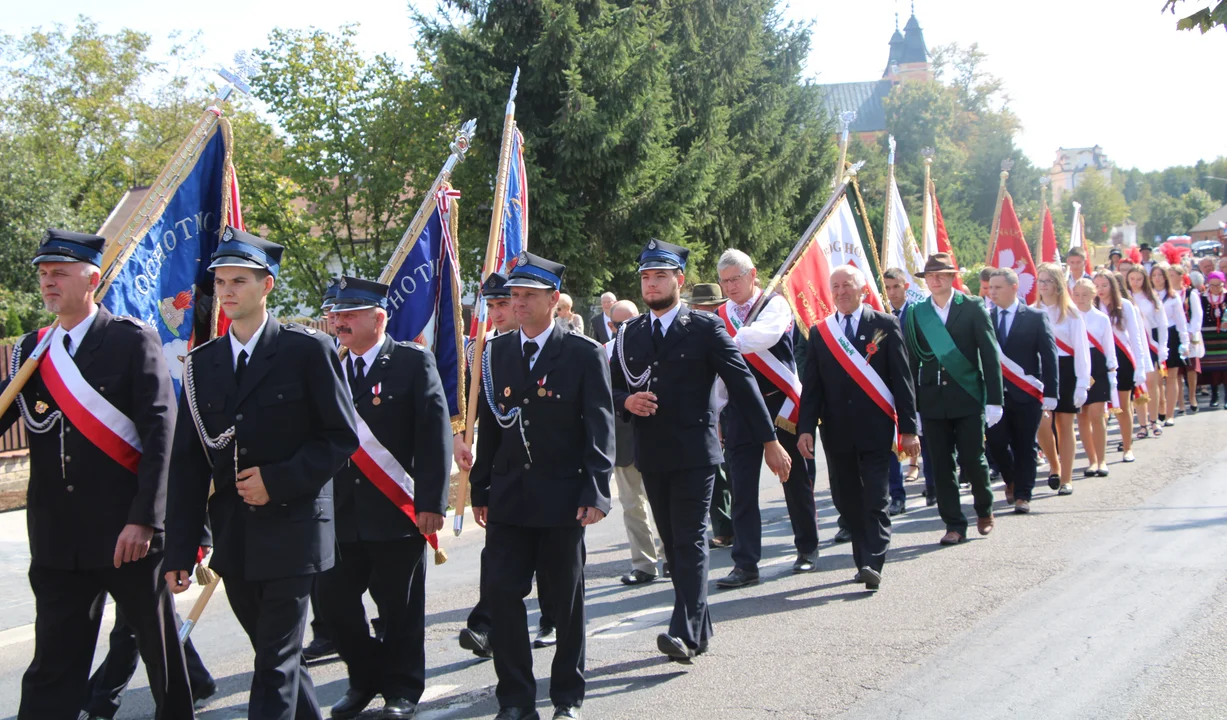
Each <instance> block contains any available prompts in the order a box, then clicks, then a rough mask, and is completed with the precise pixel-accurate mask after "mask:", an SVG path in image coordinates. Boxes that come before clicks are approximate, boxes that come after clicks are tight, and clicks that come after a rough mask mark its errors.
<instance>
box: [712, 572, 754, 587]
mask: <svg viewBox="0 0 1227 720" xmlns="http://www.w3.org/2000/svg"><path fill="white" fill-rule="evenodd" d="M757 584H758V573H756V572H750V571H749V570H742V569H741V568H736V567H735V568H733V570H732V572H730V573H729V574H728V575H725V576H724V577H722V578H720V579H719V580H717V581H716V587H718V588H724V589H726V590H728V589H732V588H742V587H745V586H747V585H757Z"/></svg>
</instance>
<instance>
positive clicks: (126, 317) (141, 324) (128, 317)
mask: <svg viewBox="0 0 1227 720" xmlns="http://www.w3.org/2000/svg"><path fill="white" fill-rule="evenodd" d="M111 319H112V320H117V321H119V322H122V323H128V324H130V325H135V326H137V327H139V328H147V327H149V324H148V323H146V322H145V321H143V320H140V319H139V318H134V317H132V316H131V315H112V316H111Z"/></svg>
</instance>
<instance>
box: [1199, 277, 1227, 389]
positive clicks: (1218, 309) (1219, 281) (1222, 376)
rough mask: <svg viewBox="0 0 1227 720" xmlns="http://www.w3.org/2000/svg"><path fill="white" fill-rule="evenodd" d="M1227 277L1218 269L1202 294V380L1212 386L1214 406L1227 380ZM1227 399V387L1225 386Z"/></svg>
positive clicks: (1209, 279) (1208, 278) (1207, 279)
mask: <svg viewBox="0 0 1227 720" xmlns="http://www.w3.org/2000/svg"><path fill="white" fill-rule="evenodd" d="M1225 281H1227V276H1224V275H1223V273H1221V272H1219V271H1218V270H1215V271H1213V272H1211V273H1210V274H1208V275H1206V293H1205V294H1204V295H1202V297H1201V307H1202V324H1201V336H1202V342H1203V343H1204V344H1205V348H1206V350H1205V356H1204V357H1202V359H1201V379H1202V381H1203V382H1205V383H1206V384H1207V385H1209V386H1210V409H1211V410H1215V409H1217V408H1218V406H1219V397H1218V390H1219V388H1218V386H1219V385H1222V384H1223V383H1224V382H1225V381H1227V293H1224V290H1223V285H1224V282H1225ZM1223 395H1224V400H1227V387H1225V388H1224V389H1223Z"/></svg>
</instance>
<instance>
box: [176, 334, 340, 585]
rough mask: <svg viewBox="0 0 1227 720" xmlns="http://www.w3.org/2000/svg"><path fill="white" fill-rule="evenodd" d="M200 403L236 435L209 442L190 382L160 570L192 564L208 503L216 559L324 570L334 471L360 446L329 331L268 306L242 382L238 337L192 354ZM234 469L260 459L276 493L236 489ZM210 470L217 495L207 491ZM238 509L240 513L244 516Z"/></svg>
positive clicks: (329, 548)
mask: <svg viewBox="0 0 1227 720" xmlns="http://www.w3.org/2000/svg"><path fill="white" fill-rule="evenodd" d="M190 357H191V368H192V372H193V382H192V383H191V385H192V386H194V388H195V391H196V402H197V408H198V410H199V411H200V416H201V419H202V420H203V422H204V426H205V431H206V432H207V433H208V434H209V435H210V436H213V437H216V436H217V435H219V434H221V433H222V432H224V431H225V430H226V429H227V428H229V427H232V426H233V427H234V428H235V429H236V432H235V437H234V439H233V440H232V441H231V442H230V444H229V445H228V446H226V447H225V448H223V449H222V450H208V451H207V453H206V450H205V445H204V443H203V441H202V439H201V438H200V436H199V434H198V433H197V429H196V425H195V423H194V422H193V420H192V415H191V410H190V409H189V406H188V402H187V395H188V391H189V383H188V382H186V379H185V382H184V387H183V390H184V392H183V395H182V397H181V399H180V402H179V417H180V418H182V419H183V422H181V423H179V425H178V427H177V428H176V431H175V442H174V454H173V456H172V460H171V477H172V478H173V481H172V482H171V483H170V491H169V500H168V509H167V515H168V519H167V527H168V528H169V529H170V532H169V536H168V538H167V552H166V562H165V564H164V569H165V570H167V571H171V570H190V569H191V568H192V566H193V564H194V563H195V560H196V543H197V541H198V540H199V538H200V528H201V526H202V525H203V523H204V519H205V512H206V508H207V511H208V515H209V520H210V522H211V523H212V528H213V546H214V550H213V559H212V560H211V561H210V567H212V568H213V569H215V570H217V571H218V572H219V573H221V574H222V575H226V574H227V573H235V572H239V571H241V573H242V577H243V578H244V579H246V580H248V581H258V580H272V579H276V578H284V577H293V576H297V575H306V574H310V573H316V572H322V571H324V570H327V569H328V568H330V567H332V565H333V564H334V562H335V559H336V554H335V550H336V535H335V531H334V528H333V504H332V477H333V476H334V475H336V473H337V471H338V470H340V469H341V467H342V466H343V465H344V464H345V461H346V459H347V458H349V456H350V455H352V454H353V452H354V450H356V449H357V448H358V435H357V431H356V430H355V428H354V414H353V413H354V405H353V402H352V401H351V400H350V397H349V390H348V389H347V388H346V386H345V385H346V381H345V380H344V376H343V375H342V372H341V362H340V360H339V359H338V358H337V354H336V352H335V351H333V349H332V341H331V338H330V337H329V336H328V335H326V334H324V333H320V332H317V331H315V330H313V329H311V328H306V327H302V326H300V325H296V324H294V323H287V324H285V325H282V324H281V323H279V322H277V319H276V318H274V317H272V316H271V315H270V316H269V318H268V322H267V324H266V325H265V326H264V332H263V334H261V336H260V339H259V341H258V342H257V344H256V348H255V351H254V352H253V353H252V357H251V359H250V360H249V361H248V365H247V370H246V372H245V374H244V375H243V383H242V385H240V386H237V387H236V386H235V382H234V361H233V359H232V355H231V350H230V338H229V336H228V335H223V336H221V337H219V338H217V339H215V340H212V341H210V342H207V343H205V344H204V345H201V346H200V347H198V348H196V349H195V350H194V351H192V353H191V356H190ZM236 450H237V458H238V469H239V470H243V469H245V468H250V467H259V468H260V474H261V475H262V476H263V478H264V485H265V487H267V489H268V494H269V502H268V503H266V504H265V505H261V506H256V505H248V504H247V503H245V502H244V501H243V499H242V498H241V497H239V494H238V490H237V489H236V487H235V458H236ZM210 479H212V481H213V486H214V493H213V495H212V497H210V496H209V481H210ZM240 514H241V515H240Z"/></svg>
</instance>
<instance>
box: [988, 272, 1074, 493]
mask: <svg viewBox="0 0 1227 720" xmlns="http://www.w3.org/2000/svg"><path fill="white" fill-rule="evenodd" d="M988 283H989V284H988V288H989V290H988V291H989V297H991V298H992V300H993V311H992V318H991V319H992V321H993V328H994V329H995V331H996V334H997V345H998V346H999V347H1000V353H1001V358H1002V360H1001V365H1002V373H1001V374H1002V378H1003V380H1004V381H1005V382H1004V383H1002V385H1003V387H1004V388H1005V404H1004V405H1003V407H1004V408H1005V413H1004V414H1003V415H1002V417H1001V422H999V423H997V424H996V425H994V426H992V427H991V428H989V429H988V431H987V432H986V433H985V439H986V441H987V444H988V449H989V452H991V453H992V455H993V459H994V460H995V461H996V462H997V467H998V468H1000V469H1001V477H1002V478H1003V479H1004V480H1005V498H1006V503H1007V504H1012V505H1013V506H1014V512H1016V513H1018V514H1020V515H1021V514H1025V513H1028V512H1031V492H1032V491H1033V490H1034V489H1035V467H1036V461H1035V434H1036V433H1037V432H1038V431H1039V428H1040V422H1042V421H1043V417H1044V411H1051V410H1055V409H1056V407H1057V345H1056V339H1055V336H1054V335H1053V332H1052V325H1051V324H1050V323H1049V322H1048V313H1045V312H1044V311H1042V310H1036V309H1035V308H1030V307H1027V306H1026V305H1025V304H1023V303H1021V302H1019V300H1018V275H1017V274H1016V273H1015V272H1014V271H1013V270H1011V269H1010V268H998V269H996V270H994V271H993V274H992V275H991V276H990V277H989V281H988Z"/></svg>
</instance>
